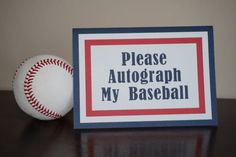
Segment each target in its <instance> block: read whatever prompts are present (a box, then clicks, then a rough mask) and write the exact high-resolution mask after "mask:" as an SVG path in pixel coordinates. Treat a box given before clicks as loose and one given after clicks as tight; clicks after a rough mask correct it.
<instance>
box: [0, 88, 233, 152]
mask: <svg viewBox="0 0 236 157" xmlns="http://www.w3.org/2000/svg"><path fill="white" fill-rule="evenodd" d="M0 100H1V109H0V126H1V129H0V156H2V157H8V156H14V157H19V156H22V157H28V156H29V157H54V156H55V157H60V156H65V157H74V156H76V157H128V156H132V157H235V156H236V123H235V120H236V100H233V99H218V116H219V126H218V127H217V128H214V127H213V128H212V127H194V128H192V127H182V128H152V129H150V128H149V129H148V128H147V129H117V130H114V129H113V130H111V129H103V130H92V131H91V130H83V131H81V130H74V129H73V121H72V119H73V118H72V113H71V112H70V113H69V114H68V115H67V116H65V117H64V118H63V119H60V120H55V121H39V120H36V119H34V118H31V117H29V116H28V115H26V114H25V113H23V112H22V111H21V110H20V109H19V107H18V106H17V104H16V102H15V99H14V96H13V93H12V91H0Z"/></svg>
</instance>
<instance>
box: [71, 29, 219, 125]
mask: <svg viewBox="0 0 236 157" xmlns="http://www.w3.org/2000/svg"><path fill="white" fill-rule="evenodd" d="M148 32H149V33H151V32H207V33H208V44H209V68H210V85H211V104H212V120H178V121H151V122H105V123H80V111H79V105H80V104H79V97H80V91H79V76H80V74H79V44H78V39H79V34H105V33H148ZM72 40H73V69H74V73H73V83H74V84H73V86H74V87H73V92H74V98H73V100H74V102H73V103H74V128H75V129H92V128H93V129H96V128H136V127H172V126H174V127H175V126H217V124H218V120H217V101H216V81H215V63H214V37H213V27H212V26H183V27H132V28H131V27H126V28H74V29H73V39H72Z"/></svg>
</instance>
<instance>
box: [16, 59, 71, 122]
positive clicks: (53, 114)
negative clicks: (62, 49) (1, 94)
mask: <svg viewBox="0 0 236 157" xmlns="http://www.w3.org/2000/svg"><path fill="white" fill-rule="evenodd" d="M72 79H73V78H72V67H71V65H70V64H69V63H67V62H66V61H65V60H64V59H62V58H59V57H56V56H52V55H39V56H35V57H32V58H29V59H27V60H25V61H24V62H22V63H21V64H20V65H19V67H18V68H17V70H16V73H15V76H14V79H13V92H14V96H15V99H16V102H17V104H18V106H19V107H20V108H21V109H22V110H23V111H24V112H25V113H27V114H28V115H30V116H32V117H34V118H36V119H40V120H53V119H58V118H61V117H63V116H64V115H65V114H66V113H68V112H69V111H70V110H71V109H72V95H73V90H72V82H73V81H72Z"/></svg>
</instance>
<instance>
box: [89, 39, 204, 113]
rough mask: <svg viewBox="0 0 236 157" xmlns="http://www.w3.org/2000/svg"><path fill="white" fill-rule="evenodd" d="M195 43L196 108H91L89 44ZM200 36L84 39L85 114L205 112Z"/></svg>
mask: <svg viewBox="0 0 236 157" xmlns="http://www.w3.org/2000/svg"><path fill="white" fill-rule="evenodd" d="M188 43H193V44H196V47H197V48H196V53H197V70H198V95H199V98H198V99H199V107H197V108H171V109H134V110H132V109H128V110H92V74H91V46H94V45H139V44H142V45H144V44H188ZM202 53H203V52H202V38H200V37H196V38H149V39H101V40H85V70H86V74H85V75H86V76H85V77H86V116H125V115H126V116H128V115H161V114H198V113H205V97H204V96H205V94H204V74H203V54H202Z"/></svg>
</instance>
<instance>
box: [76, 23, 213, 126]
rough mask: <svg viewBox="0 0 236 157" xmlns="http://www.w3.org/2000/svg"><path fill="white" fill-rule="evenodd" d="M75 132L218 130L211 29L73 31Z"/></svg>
mask: <svg viewBox="0 0 236 157" xmlns="http://www.w3.org/2000/svg"><path fill="white" fill-rule="evenodd" d="M73 66H74V128H81V129H83V128H128V127H157V126H204V125H216V124H217V120H216V91H215V72H214V49H213V28H212V27H211V26H199V27H158V28H153V27H150V28H76V29H74V30H73Z"/></svg>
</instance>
